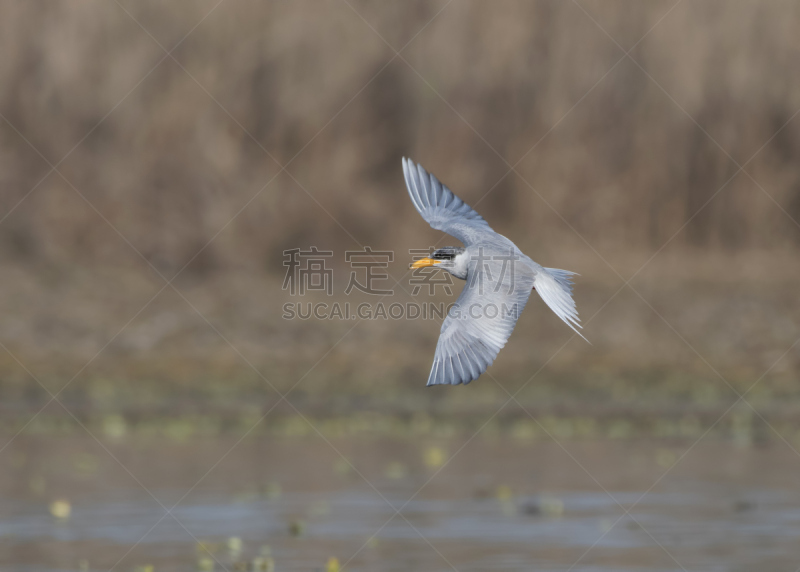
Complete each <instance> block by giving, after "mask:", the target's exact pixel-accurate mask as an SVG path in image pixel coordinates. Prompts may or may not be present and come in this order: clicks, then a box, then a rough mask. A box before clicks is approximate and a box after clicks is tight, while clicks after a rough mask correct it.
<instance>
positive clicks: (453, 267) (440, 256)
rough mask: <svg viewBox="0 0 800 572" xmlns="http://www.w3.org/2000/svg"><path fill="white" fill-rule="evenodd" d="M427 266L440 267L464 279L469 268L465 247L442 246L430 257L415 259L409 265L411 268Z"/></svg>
mask: <svg viewBox="0 0 800 572" xmlns="http://www.w3.org/2000/svg"><path fill="white" fill-rule="evenodd" d="M427 266H435V267H436V268H441V269H442V270H446V271H447V272H449V273H450V274H452V275H453V276H455V277H456V278H461V280H466V279H467V271H468V268H469V255H468V254H467V251H466V249H465V248H460V247H457V246H445V247H444V248H440V249H438V250H435V251H434V252H433V254H431V256H430V258H423V259H421V260H417V261H416V262H415V263H414V264H412V265H411V268H425V267H427Z"/></svg>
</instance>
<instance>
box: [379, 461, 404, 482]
mask: <svg viewBox="0 0 800 572" xmlns="http://www.w3.org/2000/svg"><path fill="white" fill-rule="evenodd" d="M384 474H385V475H386V478H388V479H393V480H399V479H402V478H404V477H405V476H406V475H408V469H407V468H406V466H405V465H404V464H403V463H401V462H400V461H392V462H391V463H389V464H388V465H386V470H385V471H384Z"/></svg>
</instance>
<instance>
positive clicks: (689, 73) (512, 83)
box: [0, 0, 800, 428]
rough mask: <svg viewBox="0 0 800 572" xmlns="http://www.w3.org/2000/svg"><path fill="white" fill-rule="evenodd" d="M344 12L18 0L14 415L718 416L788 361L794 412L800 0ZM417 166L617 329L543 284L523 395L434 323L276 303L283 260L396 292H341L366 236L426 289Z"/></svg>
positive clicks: (8, 80)
mask: <svg viewBox="0 0 800 572" xmlns="http://www.w3.org/2000/svg"><path fill="white" fill-rule="evenodd" d="M349 2H350V4H351V7H348V5H347V4H343V3H342V2H338V1H333V0H331V1H327V2H325V1H317V0H298V1H294V2H255V1H245V0H230V1H227V2H224V3H223V4H222V5H221V6H219V7H218V8H217V9H215V10H214V11H213V12H212V13H211V15H210V16H208V17H207V18H205V19H203V17H204V16H205V15H206V14H207V13H208V11H209V10H211V8H212V7H213V6H214V4H215V2H213V1H208V0H204V1H197V2H179V3H170V4H169V5H166V4H163V3H160V2H152V1H147V2H132V1H122V2H121V5H122V6H124V8H125V9H124V10H123V9H122V8H121V7H120V5H117V4H115V3H113V2H100V1H97V0H81V1H75V2H58V3H56V2H25V3H21V2H18V3H4V4H3V5H2V8H0V12H1V13H2V14H1V16H2V17H0V29H1V30H2V31H1V32H0V113H2V116H3V120H2V121H0V160H1V161H2V166H1V168H0V185H2V190H3V192H2V195H0V216H2V221H0V264H1V265H2V276H3V280H1V281H0V312H2V316H3V319H2V320H0V341H1V342H2V344H3V345H4V346H5V347H6V348H7V349H8V350H9V351H10V353H8V352H6V351H2V352H0V397H1V399H0V402H2V406H1V407H2V411H3V419H4V423H6V424H8V425H9V428H12V427H19V426H21V425H22V424H23V423H24V422H25V421H26V420H27V419H28V418H29V417H30V413H31V412H36V411H38V410H39V409H40V408H41V407H42V406H43V405H44V404H45V403H47V402H48V400H49V398H50V396H49V395H48V394H47V392H46V391H45V390H44V389H43V387H42V386H44V387H46V388H48V389H49V390H50V391H52V392H54V393H55V392H57V391H59V390H62V389H63V393H61V394H60V395H59V399H60V400H62V401H63V402H64V403H65V404H66V405H67V406H68V407H69V408H70V410H72V411H73V412H75V413H76V415H78V416H79V417H80V418H82V419H92V416H93V415H95V414H101V415H110V414H113V415H119V416H121V417H122V418H123V419H127V420H128V421H132V420H135V419H137V418H138V417H139V416H142V415H145V416H147V415H150V414H151V413H154V412H155V413H169V414H171V415H177V414H182V415H185V416H192V415H200V414H206V413H209V412H213V413H214V414H219V415H222V416H223V417H224V415H225V414H226V412H227V414H230V415H231V416H233V417H236V418H238V416H239V415H240V414H241V411H242V409H243V408H246V409H247V410H248V411H252V412H253V414H254V415H256V416H257V415H258V414H259V413H260V412H262V411H266V410H267V409H268V408H270V407H271V406H272V405H275V404H276V402H277V393H276V391H275V390H276V389H277V391H280V392H286V391H289V394H288V395H289V397H290V400H291V401H292V402H293V403H294V404H296V405H297V406H298V407H299V408H300V409H301V410H303V411H304V412H305V413H306V414H308V415H312V416H320V417H326V416H331V415H336V414H339V413H341V412H345V413H346V412H352V411H355V410H361V409H364V408H377V409H378V410H381V408H383V409H384V410H386V411H390V412H400V413H402V414H406V413H411V412H417V413H419V412H425V411H427V412H429V413H437V414H441V415H444V414H445V413H447V412H450V413H453V414H454V418H460V417H458V415H462V416H463V418H467V417H469V415H471V414H473V413H475V412H481V413H482V412H484V411H494V410H495V409H496V408H497V405H498V404H502V403H503V402H505V401H506V400H507V399H508V394H507V393H506V390H508V391H510V392H512V393H514V392H516V391H518V390H521V391H520V393H519V395H518V398H519V400H520V401H521V402H522V403H524V404H526V405H527V406H528V407H530V408H531V410H532V411H539V412H542V411H546V412H548V414H551V413H553V412H555V414H559V413H562V414H565V413H564V412H565V411H566V412H574V411H577V412H578V413H577V414H579V415H583V416H588V417H592V418H595V417H602V416H605V415H613V416H619V415H623V414H624V415H625V416H628V417H630V416H636V415H640V416H642V417H643V418H645V419H650V418H652V417H659V416H667V417H669V416H673V417H674V416H678V417H681V418H682V416H684V415H685V412H686V411H693V412H694V414H695V415H696V416H697V417H698V418H699V419H701V420H704V419H705V418H706V416H707V418H708V419H709V420H710V421H713V420H714V419H716V418H717V416H718V412H720V411H724V410H725V409H726V408H727V407H728V406H729V405H731V404H732V403H734V401H735V400H736V398H737V394H736V391H739V392H743V391H745V390H746V389H748V388H749V387H750V386H751V385H752V384H753V383H754V382H755V381H756V380H758V379H759V378H760V377H761V376H762V374H764V373H765V371H767V370H768V368H771V369H769V372H768V373H767V374H766V375H765V376H764V377H763V379H761V380H760V381H759V383H758V385H757V386H756V387H755V388H754V389H753V391H752V392H751V393H750V394H748V398H749V399H750V400H751V401H752V402H753V403H754V404H757V405H758V407H759V408H760V410H761V411H762V413H763V414H764V415H765V416H768V417H769V416H772V417H774V418H780V419H784V420H787V422H788V420H790V419H791V418H792V415H793V413H795V412H796V411H797V408H798V406H800V399H798V398H800V391H798V386H797V384H796V383H795V382H796V378H797V372H798V370H800V352H799V351H798V349H797V347H794V349H792V350H791V351H789V352H788V353H786V351H787V350H789V348H790V347H791V346H792V344H793V343H794V342H795V340H796V339H797V337H798V335H800V327H799V326H798V317H800V302H798V299H797V284H798V278H800V265H798V264H797V260H798V253H799V252H800V227H799V226H798V223H797V220H798V219H800V162H798V160H797V158H798V155H800V119H797V118H796V117H795V114H796V112H797V111H798V109H800V75H798V74H797V73H796V71H797V62H798V61H800V43H799V42H798V41H797V37H798V32H799V31H800V30H798V22H800V5H799V4H798V3H797V2H791V1H786V2H781V1H777V0H775V1H772V2H768V3H761V2H744V1H738V0H737V1H735V2H722V1H708V2H695V1H684V2H682V3H680V4H679V5H677V6H675V7H674V9H673V6H674V3H673V2H671V1H666V2H661V1H653V2H646V3H644V2H642V3H629V2H608V1H590V0H585V1H583V2H581V6H583V9H582V8H581V7H579V6H578V5H577V4H576V3H573V2H555V1H535V2H531V1H528V0H503V1H502V2H480V1H462V0H456V1H454V2H452V3H451V4H449V5H447V6H446V7H445V3H444V2H441V1H439V2H402V3H401V2H396V3H390V4H383V3H376V2H364V1H360V0H349ZM442 9H443V11H442V12H441V14H438V15H437V13H438V12H439V11H440V10H442ZM584 9H585V12H584ZM126 10H127V12H128V13H126ZM662 18H663V19H662ZM135 20H138V22H139V23H141V26H140V25H139V23H137V22H136V21H135ZM593 20H594V21H593ZM195 26H196V28H195ZM651 28H652V31H649V30H651ZM604 30H605V32H604ZM648 31H649V33H648ZM606 32H607V33H606ZM187 34H188V37H186V38H185V40H183V41H181V40H182V39H183V38H184V37H185V36H186V35H187ZM645 34H646V36H645ZM643 36H645V37H644V39H641V38H642V37H643ZM612 38H613V39H612ZM640 39H641V41H640ZM401 48H403V51H402V52H401V54H400V55H399V56H397V55H396V54H395V50H400V49H401ZM173 49H174V51H173V52H172V55H171V56H166V51H169V50H173ZM165 50H166V51H165ZM627 50H631V51H630V56H631V58H627V57H625V55H624V54H625V51H627ZM401 156H409V157H411V158H413V159H414V160H416V161H419V162H421V163H422V164H423V165H424V166H425V167H426V168H428V169H429V170H431V171H433V172H434V173H435V174H436V175H437V176H438V177H439V178H440V179H441V180H442V181H444V182H445V183H446V184H448V185H449V186H450V187H451V188H452V189H453V190H454V191H455V192H456V193H458V194H459V195H460V196H461V197H462V198H463V199H464V200H465V201H467V202H468V203H470V204H472V205H473V206H476V208H477V209H478V210H479V211H480V212H481V213H482V214H483V215H484V216H485V218H486V219H487V220H488V221H489V222H490V224H491V225H492V226H493V227H494V228H495V229H496V230H498V231H499V232H501V233H502V234H504V235H506V236H508V237H510V238H511V239H512V240H514V241H515V242H516V243H517V244H518V245H519V246H520V248H521V249H522V250H523V251H525V252H526V253H528V254H529V255H530V256H532V257H533V258H534V259H535V260H537V261H538V262H540V263H542V264H543V265H545V266H552V267H561V268H567V269H571V270H574V271H576V272H578V273H580V274H581V276H580V277H579V278H578V280H577V287H576V298H577V302H578V306H579V309H580V311H581V315H582V317H583V318H584V320H587V319H590V318H591V320H590V321H589V322H588V324H587V327H586V330H585V332H586V335H587V336H588V338H589V339H590V340H591V342H592V345H591V346H590V345H588V344H586V343H585V342H583V341H581V340H579V339H577V338H573V339H571V340H570V336H571V332H570V331H569V330H568V329H567V328H566V327H565V326H563V325H562V324H561V323H560V322H558V320H557V319H556V318H555V317H554V316H552V315H550V313H549V311H548V310H547V309H546V308H545V306H544V305H543V304H542V303H541V302H540V301H539V300H538V299H536V300H533V299H532V300H533V301H532V303H531V304H529V306H528V309H527V311H526V312H525V314H524V315H523V317H522V319H521V321H520V323H519V325H518V327H517V330H516V331H515V333H514V335H513V336H512V338H511V340H510V342H509V344H508V346H507V347H506V349H505V350H504V351H503V352H502V353H501V354H500V357H499V359H498V360H497V362H496V364H495V366H494V367H493V368H492V369H491V370H490V372H491V373H492V376H493V377H494V378H495V379H496V380H497V381H493V380H492V379H490V378H489V377H487V376H484V377H483V378H481V379H480V380H478V381H477V382H475V383H474V384H472V385H470V386H468V387H466V388H465V387H457V388H435V389H427V390H426V389H425V387H424V383H425V380H426V378H427V373H428V369H429V366H430V363H431V359H432V356H433V351H434V348H435V341H436V339H437V336H438V330H439V325H438V323H437V322H436V321H402V322H395V321H365V322H362V323H358V324H357V325H356V324H354V323H352V322H340V321H318V320H309V321H300V320H295V321H286V320H283V319H281V314H282V311H281V306H282V304H283V303H284V302H286V301H291V300H293V299H292V298H291V297H290V296H289V295H288V293H286V292H283V291H282V290H281V283H282V280H283V276H284V273H285V267H284V266H283V256H282V252H283V251H284V250H285V249H289V248H307V247H309V246H312V245H314V246H317V247H319V248H321V249H330V250H333V251H334V253H335V256H334V259H333V261H332V263H331V265H332V267H333V268H334V296H335V298H334V299H335V300H338V301H341V302H344V301H346V300H350V301H351V302H353V303H355V302H358V301H375V300H373V299H370V298H369V297H362V298H359V297H358V296H355V295H353V296H345V295H344V288H345V286H346V284H347V279H348V275H349V268H348V267H347V265H346V264H345V262H344V252H345V251H346V250H348V249H358V248H359V247H360V246H361V245H369V246H371V247H373V248H374V249H381V250H394V251H395V253H396V254H395V258H394V262H393V263H392V264H391V265H390V268H389V272H390V274H391V275H392V276H393V277H394V278H396V279H398V280H399V281H400V285H401V286H398V287H396V288H395V290H396V293H395V295H394V296H392V297H390V298H389V299H387V302H392V301H397V302H401V303H404V302H406V301H409V298H408V296H407V294H406V293H405V291H404V290H410V287H409V286H408V275H406V269H407V265H408V262H409V260H410V255H409V254H408V250H409V249H412V248H427V247H429V246H432V245H434V244H439V245H440V246H441V245H445V244H455V243H456V241H455V240H453V239H445V240H444V242H442V241H441V238H442V237H441V233H438V232H435V231H432V230H431V229H429V228H428V226H427V224H426V223H425V222H424V221H422V220H421V218H420V217H419V216H418V214H417V213H416V212H415V211H414V209H413V207H412V205H411V202H410V201H409V198H408V196H407V193H406V191H405V187H404V182H403V177H402V171H401V167H400V158H401ZM287 164H288V166H287V168H286V170H285V171H281V169H282V166H284V165H287ZM53 165H56V166H57V170H56V171H53V170H52V166H53ZM509 165H513V166H515V170H514V171H513V172H510V166H509ZM742 166H743V167H744V170H741V169H740V167H742ZM720 189H721V190H720ZM718 191H719V192H718ZM631 278H633V279H632V280H631V281H630V284H629V285H628V286H624V285H625V282H626V281H627V280H629V279H631ZM169 280H174V282H172V283H171V285H170V286H166V287H165V284H166V281H169ZM382 285H383V286H386V285H387V284H386V283H384V284H382ZM455 295H457V292H456V293H455V294H454V296H453V298H448V297H446V296H436V297H435V298H434V299H435V300H437V301H438V300H444V301H447V300H449V299H454V297H455ZM419 298H420V299H423V300H424V299H426V298H425V297H424V296H420V297H419ZM307 300H316V301H323V299H322V298H319V297H317V298H314V297H309V298H307ZM324 301H328V300H327V299H325V300H324ZM143 306H144V308H143ZM12 354H13V355H12ZM23 364H24V366H23ZM26 368H27V371H26ZM537 372H538V373H537ZM32 376H35V377H36V378H38V380H39V381H40V382H41V385H40V384H38V383H37V382H36V381H35V380H34V379H33V377H32ZM534 376H535V377H534ZM734 388H735V390H734ZM621 411H622V412H623V413H620V412H621ZM281 412H284V413H287V414H288V413H292V410H291V409H290V408H288V407H287V406H286V404H285V403H282V404H278V407H277V410H276V416H275V418H276V419H280V414H281ZM505 413H506V414H508V415H514V414H515V412H514V411H512V408H508V409H507V410H506V412H505ZM570 414H571V413H570ZM59 416H64V411H63V410H61V409H60V408H59V407H57V406H56V405H55V404H52V405H51V406H48V408H47V409H46V410H45V411H44V412H43V414H42V415H41V416H40V418H39V420H37V423H46V422H47V421H46V420H47V419H51V418H53V419H55V418H58V417H59ZM483 417H485V415H484V416H483ZM483 417H481V419H483ZM501 417H502V416H501ZM111 419H112V420H113V419H118V418H117V417H112V418H111Z"/></svg>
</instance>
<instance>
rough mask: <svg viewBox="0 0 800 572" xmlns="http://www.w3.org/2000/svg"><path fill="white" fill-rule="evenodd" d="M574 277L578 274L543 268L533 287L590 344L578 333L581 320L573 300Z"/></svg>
mask: <svg viewBox="0 0 800 572" xmlns="http://www.w3.org/2000/svg"><path fill="white" fill-rule="evenodd" d="M572 276H577V274H575V273H574V272H570V271H569V270H560V269H558V268H543V269H542V271H540V272H538V273H537V274H536V278H535V279H534V281H533V287H534V289H535V290H536V291H537V292H538V293H539V296H541V297H542V300H544V303H545V304H547V305H548V306H549V307H550V309H551V310H553V312H555V314H556V316H558V317H559V318H561V319H562V320H563V321H564V322H565V323H566V324H567V325H568V326H569V327H570V328H572V329H573V330H574V331H575V333H576V334H578V335H579V336H580V337H582V338H583V339H584V340H586V341H587V342H589V340H587V339H586V338H584V337H583V334H581V333H580V332H579V331H578V329H579V328H581V320H580V318H579V317H578V309H577V308H576V307H575V300H573V299H572ZM589 343H591V342H589Z"/></svg>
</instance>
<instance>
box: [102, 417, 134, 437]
mask: <svg viewBox="0 0 800 572" xmlns="http://www.w3.org/2000/svg"><path fill="white" fill-rule="evenodd" d="M127 432H128V425H127V423H125V418H124V417H123V416H122V415H106V417H105V418H104V419H103V435H105V436H106V437H107V438H109V439H122V438H123V437H124V436H125V434H126V433H127Z"/></svg>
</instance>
